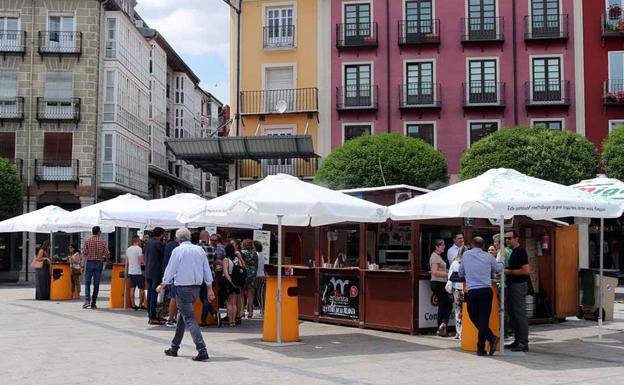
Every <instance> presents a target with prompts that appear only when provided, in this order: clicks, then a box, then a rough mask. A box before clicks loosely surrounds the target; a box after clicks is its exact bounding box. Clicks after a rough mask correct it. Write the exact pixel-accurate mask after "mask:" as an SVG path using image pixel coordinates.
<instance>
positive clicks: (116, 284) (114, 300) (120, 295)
mask: <svg viewBox="0 0 624 385" xmlns="http://www.w3.org/2000/svg"><path fill="white" fill-rule="evenodd" d="M111 274H112V276H111V289H110V299H109V301H108V307H110V308H111V309H122V308H123V307H124V302H123V299H124V285H125V286H126V289H127V291H126V306H127V307H128V308H129V307H130V306H132V305H131V302H130V289H129V282H130V280H129V279H126V265H125V264H124V263H113V270H112V272H111Z"/></svg>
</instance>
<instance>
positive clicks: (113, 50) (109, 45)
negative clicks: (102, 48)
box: [106, 18, 117, 59]
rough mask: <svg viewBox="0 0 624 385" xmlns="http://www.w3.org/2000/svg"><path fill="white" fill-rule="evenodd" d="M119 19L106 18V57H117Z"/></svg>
mask: <svg viewBox="0 0 624 385" xmlns="http://www.w3.org/2000/svg"><path fill="white" fill-rule="evenodd" d="M116 28H117V19H115V18H108V19H106V57H107V58H109V59H110V58H115V57H116V56H117V38H116V36H117V31H116Z"/></svg>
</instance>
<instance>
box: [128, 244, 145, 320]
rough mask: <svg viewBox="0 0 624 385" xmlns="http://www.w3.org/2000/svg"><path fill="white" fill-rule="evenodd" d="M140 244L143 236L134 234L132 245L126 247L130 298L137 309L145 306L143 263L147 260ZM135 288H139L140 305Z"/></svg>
mask: <svg viewBox="0 0 624 385" xmlns="http://www.w3.org/2000/svg"><path fill="white" fill-rule="evenodd" d="M140 244H141V238H139V237H137V236H134V237H132V245H131V246H130V247H128V248H127V249H126V271H127V272H128V278H129V279H130V284H131V289H130V300H131V304H132V308H133V309H134V310H135V311H136V310H139V309H140V308H145V277H143V272H142V271H141V265H143V264H145V261H144V260H143V249H141V246H140ZM135 289H139V306H137V305H136V304H135V303H134V298H135V297H134V294H135V292H134V290H135Z"/></svg>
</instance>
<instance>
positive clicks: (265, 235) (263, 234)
mask: <svg viewBox="0 0 624 385" xmlns="http://www.w3.org/2000/svg"><path fill="white" fill-rule="evenodd" d="M253 239H254V241H259V242H260V243H262V252H260V256H261V257H262V258H264V264H265V265H268V264H269V257H270V255H271V232H270V231H264V230H254V232H253Z"/></svg>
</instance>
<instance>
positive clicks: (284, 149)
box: [166, 135, 319, 178]
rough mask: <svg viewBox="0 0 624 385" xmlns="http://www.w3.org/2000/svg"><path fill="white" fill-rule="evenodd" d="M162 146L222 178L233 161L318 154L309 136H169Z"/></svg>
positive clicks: (179, 157) (302, 157)
mask: <svg viewBox="0 0 624 385" xmlns="http://www.w3.org/2000/svg"><path fill="white" fill-rule="evenodd" d="M166 145H167V147H169V149H170V150H171V151H172V152H173V153H174V155H175V156H176V157H177V158H178V159H180V160H183V161H185V162H187V163H189V164H191V165H193V166H195V167H198V168H201V169H202V170H204V171H206V172H209V173H211V174H213V175H217V176H220V177H224V178H228V177H229V173H228V168H229V165H231V164H234V162H236V161H237V160H244V159H251V160H256V161H258V162H260V161H261V160H264V159H285V158H295V159H311V158H318V157H319V156H318V155H317V154H315V153H314V144H313V143H312V136H311V135H283V136H238V137H237V136H232V137H230V136H223V137H213V138H189V139H172V140H168V141H167V142H166Z"/></svg>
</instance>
